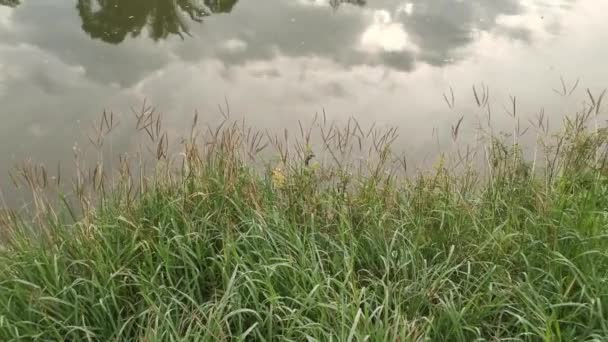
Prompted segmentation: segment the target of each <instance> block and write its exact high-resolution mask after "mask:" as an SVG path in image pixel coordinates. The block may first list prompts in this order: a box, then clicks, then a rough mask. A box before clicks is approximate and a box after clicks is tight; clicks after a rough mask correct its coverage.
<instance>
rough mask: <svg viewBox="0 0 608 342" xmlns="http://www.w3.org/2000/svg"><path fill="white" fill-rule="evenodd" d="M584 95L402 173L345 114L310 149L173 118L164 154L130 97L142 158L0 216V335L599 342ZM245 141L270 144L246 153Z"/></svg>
mask: <svg viewBox="0 0 608 342" xmlns="http://www.w3.org/2000/svg"><path fill="white" fill-rule="evenodd" d="M594 108H595V113H597V112H598V111H599V103H598V105H597V106H595V103H594V106H593V107H592V108H590V109H589V110H588V111H586V112H585V113H584V114H583V115H580V116H577V117H576V118H573V119H570V120H567V121H566V122H565V123H564V126H563V129H562V130H561V131H560V132H559V133H558V134H557V135H555V136H553V137H552V138H549V137H548V138H547V139H542V141H543V143H540V142H539V145H538V146H539V147H538V149H539V150H542V153H537V154H536V155H537V156H541V155H542V156H543V157H538V158H537V159H538V160H529V161H527V160H525V159H524V157H523V155H524V153H523V152H522V150H521V148H520V147H519V146H518V145H517V144H516V143H513V142H509V143H507V142H506V140H501V139H497V138H495V137H492V138H490V139H488V140H486V144H484V145H483V146H482V147H483V150H484V151H485V152H484V154H483V156H484V159H483V160H485V165H487V166H485V167H474V166H472V162H466V163H460V164H456V163H452V162H451V161H450V159H449V158H447V157H445V158H442V159H441V160H440V161H439V163H438V164H437V165H436V166H435V168H433V170H432V171H430V172H428V171H427V172H421V173H418V174H416V175H413V176H412V175H409V176H406V175H405V173H406V172H400V171H399V168H401V171H403V169H404V168H406V167H407V166H406V165H407V164H406V163H405V162H400V161H402V159H400V158H398V156H397V155H396V154H394V153H393V152H391V151H392V150H391V149H390V146H391V143H392V142H393V141H395V139H394V137H395V136H396V133H395V131H393V130H389V131H384V133H382V134H380V133H379V131H377V130H374V129H371V130H369V131H368V132H367V133H366V132H364V130H363V129H361V127H359V125H358V124H356V123H355V122H352V121H351V122H349V123H348V125H346V127H344V128H338V127H337V126H333V125H332V126H330V127H329V128H327V127H325V128H323V127H322V128H321V133H320V136H321V138H322V139H320V141H321V143H320V147H319V146H317V147H313V146H310V145H312V143H311V138H310V137H311V131H307V130H305V129H302V130H301V137H302V139H299V143H296V144H292V145H288V144H287V141H288V140H289V138H288V137H287V134H285V137H284V139H283V140H282V141H283V142H281V141H280V139H278V138H276V137H270V136H268V137H267V139H262V137H263V136H264V135H263V134H259V133H253V132H252V131H248V130H247V129H244V128H239V126H237V125H232V126H230V125H227V124H226V125H223V126H221V127H220V128H218V129H216V130H211V131H209V132H208V134H206V135H205V136H206V137H208V139H207V140H209V141H211V143H210V142H209V141H207V142H206V143H203V142H200V141H199V142H197V141H198V140H197V136H196V134H194V130H193V133H192V134H191V135H190V137H189V138H188V139H186V140H185V143H184V152H183V154H182V156H183V158H182V159H181V160H180V164H179V166H176V165H178V164H177V161H176V160H177V159H174V160H172V161H170V160H169V158H168V155H171V153H169V152H167V151H168V150H169V149H168V148H167V145H168V144H167V139H166V136H165V135H163V134H162V133H160V128H159V127H160V119H159V117H155V116H154V112H153V111H150V110H148V109H146V108H143V109H142V113H140V114H138V116H137V121H138V123H137V126H138V128H139V129H140V130H141V131H142V132H145V134H146V135H148V136H149V138H150V139H152V141H155V143H156V146H157V148H156V149H154V150H153V152H154V153H155V155H156V156H157V158H158V159H159V162H158V165H157V166H156V168H155V169H154V170H155V171H154V172H153V174H152V175H145V174H144V173H140V174H138V173H137V172H135V171H134V169H132V168H130V167H129V166H128V165H129V164H128V163H127V162H123V163H121V166H120V168H119V169H120V170H121V172H120V174H119V177H118V180H117V181H116V182H115V184H114V186H113V187H110V186H109V185H103V184H106V183H104V182H103V179H106V178H105V177H104V176H100V174H103V172H102V171H100V169H99V167H97V168H95V171H94V172H92V176H91V177H90V180H89V185H88V186H89V187H88V188H86V186H85V183H86V182H85V181H82V180H80V178H78V180H77V181H76V182H75V184H76V191H75V193H76V194H77V195H78V196H77V197H78V198H79V200H77V201H75V202H76V203H79V204H80V205H78V204H74V203H72V202H70V201H68V200H65V201H60V203H61V204H62V205H55V206H54V210H51V209H50V208H51V207H53V206H51V205H50V204H49V203H50V201H49V200H45V197H43V196H42V195H40V196H34V198H35V203H36V208H37V209H36V210H35V211H34V212H35V213H36V215H35V216H34V217H33V218H32V219H31V220H26V219H22V218H19V215H17V214H15V213H14V212H8V211H7V212H5V213H3V218H4V219H3V222H4V223H3V224H2V225H0V226H2V227H4V228H3V236H4V241H5V242H4V244H3V246H4V247H3V249H2V250H1V251H0V340H2V341H17V340H18V341H21V340H23V341H29V340H44V341H184V340H188V341H194V340H202V341H204V340H208V341H225V340H256V341H257V340H260V341H263V340H266V341H270V340H291V341H331V340H334V341H342V340H344V341H364V340H369V341H421V340H433V341H474V340H491V341H498V340H510V341H513V340H521V341H573V340H581V341H582V340H585V341H590V340H596V341H602V340H606V338H607V337H608V228H607V227H608V167H607V165H606V161H607V159H606V157H607V156H606V151H607V150H606V147H607V143H608V130H607V129H606V128H603V127H588V126H589V125H588V123H589V122H590V121H593V115H594ZM110 121H113V119H111V118H110V116H108V115H104V118H103V119H102V123H101V126H100V127H104V125H105V127H106V128H111V126H112V124H111V123H110ZM195 121H196V120H195ZM541 121H542V120H541ZM459 125H460V124H458V126H459ZM539 126H541V125H539ZM102 131H103V129H102ZM453 131H456V132H453V133H456V134H455V136H454V138H456V135H457V131H458V127H455V129H453ZM163 137H164V138H163ZM370 137H371V138H370ZM365 138H369V139H371V141H372V143H371V144H369V145H371V146H372V147H371V149H370V150H366V149H365V147H363V145H364V144H363V143H362V142H361V141H362V140H365ZM198 139H200V138H198ZM264 141H266V142H267V143H268V146H269V147H268V148H270V146H274V147H275V150H276V151H277V152H278V155H279V157H278V160H276V161H273V162H272V163H270V162H269V163H268V164H266V165H267V167H266V168H265V169H260V168H258V167H254V166H253V165H254V164H255V163H254V162H252V161H251V160H252V158H254V156H255V155H256V154H259V153H261V151H262V150H263V149H264V147H265V145H266V144H265V143H264ZM539 141H540V139H539ZM97 142H98V143H99V142H100V140H99V139H98V140H97ZM288 146H292V148H291V149H288V148H287V147H288ZM293 146H295V147H293ZM315 148H316V149H317V151H316V152H317V153H320V152H319V151H325V152H324V155H325V157H326V158H327V159H322V158H321V157H320V155H319V156H316V157H315V156H313V154H312V150H314V149H315ZM357 151H369V153H370V154H369V156H368V157H367V158H366V159H365V160H364V161H360V160H359V161H357V162H355V161H353V160H356V158H352V156H353V155H356V154H357ZM462 159H465V160H472V159H474V158H472V157H470V156H467V157H465V158H460V159H459V161H460V162H462ZM317 161H318V162H317ZM463 165H464V166H463ZM476 170H479V171H476ZM410 174H411V172H410ZM19 178H20V179H21V180H22V181H24V183H25V184H27V185H28V186H29V187H30V188H31V189H32V190H33V191H34V193H40V192H41V191H40V189H41V188H42V187H43V185H47V184H48V183H51V181H49V180H48V177H47V175H46V172H43V171H40V170H38V171H36V170H33V169H29V171H28V169H26V168H23V169H22V171H21V173H20V176H19ZM100 180H101V181H100ZM41 184H43V185H41ZM87 189H88V190H87ZM92 194H97V197H95V198H96V200H95V203H97V204H91V203H93V201H92V200H90V198H92V197H91V196H93V195H92ZM76 207H79V208H80V210H77V209H76ZM79 211H80V213H81V214H78V213H77V212H79ZM75 219H76V220H75Z"/></svg>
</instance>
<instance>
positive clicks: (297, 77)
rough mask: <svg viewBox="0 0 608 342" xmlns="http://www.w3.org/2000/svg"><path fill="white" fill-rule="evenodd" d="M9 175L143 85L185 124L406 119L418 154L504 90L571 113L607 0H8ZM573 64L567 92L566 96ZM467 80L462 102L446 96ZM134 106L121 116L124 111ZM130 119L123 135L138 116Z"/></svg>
mask: <svg viewBox="0 0 608 342" xmlns="http://www.w3.org/2000/svg"><path fill="white" fill-rule="evenodd" d="M0 4H2V5H4V6H2V5H0V104H1V105H0V119H1V121H0V122H1V124H0V168H1V170H0V171H1V177H0V187H6V185H7V183H8V181H7V180H8V177H7V176H6V174H7V170H8V169H9V166H10V165H12V164H13V163H14V162H16V161H19V160H22V159H25V158H30V157H31V158H33V159H34V160H37V161H41V162H45V163H51V164H52V163H53V162H55V161H57V160H69V159H70V158H71V156H72V151H73V147H74V144H75V143H76V142H78V143H80V144H82V143H84V141H86V139H85V138H84V136H85V133H86V132H87V129H88V128H89V124H90V122H91V121H92V120H93V119H95V118H96V117H98V116H99V113H101V111H102V110H103V109H107V110H111V111H114V112H116V113H117V115H119V117H120V118H122V119H121V120H123V121H124V122H126V121H128V120H127V117H128V116H129V115H130V114H129V113H130V108H131V107H138V106H140V105H141V103H142V101H143V100H144V99H147V100H148V102H151V103H153V104H154V105H155V106H156V107H157V108H158V110H159V111H161V112H162V113H163V114H164V124H165V128H167V129H168V130H169V131H170V133H171V134H172V135H173V136H176V135H180V134H182V133H183V132H185V130H186V129H187V127H188V126H189V124H190V122H191V119H192V115H193V113H194V111H195V110H198V111H199V113H200V120H201V121H205V120H215V119H217V117H218V115H219V111H218V104H221V105H223V104H224V103H225V102H228V103H229V105H230V111H231V115H232V116H233V117H244V118H246V119H247V120H248V121H249V122H250V123H251V124H253V125H255V126H257V127H260V128H264V129H278V128H282V127H293V126H294V123H295V122H296V121H297V120H302V121H305V122H306V121H310V120H311V119H312V117H313V116H314V115H315V113H318V112H321V111H322V110H325V112H326V113H327V116H328V117H329V118H330V119H337V120H345V119H346V118H348V117H355V118H357V119H358V120H359V121H361V123H362V124H364V125H365V124H369V123H371V122H378V123H380V124H381V125H397V126H399V127H400V131H401V135H402V142H401V143H402V144H404V146H405V148H406V149H409V150H410V154H425V153H427V152H428V151H430V150H434V149H436V148H439V147H440V146H438V145H443V146H445V145H449V144H451V140H450V129H451V127H452V125H454V124H455V122H456V121H457V120H458V119H459V118H460V116H461V115H464V116H465V120H464V126H466V127H469V128H470V127H473V126H474V123H475V118H476V117H477V116H478V115H480V114H479V113H478V112H479V111H478V110H477V111H476V109H475V108H476V106H475V103H474V99H473V95H472V91H471V86H472V85H474V84H476V85H477V86H478V87H480V84H481V83H482V82H483V83H484V84H485V85H487V86H488V87H489V89H490V90H491V102H492V104H493V108H494V113H495V114H494V115H495V117H496V118H495V119H494V120H495V121H496V124H497V125H499V126H500V125H504V127H508V125H510V123H509V122H510V121H509V120H510V119H509V118H508V116H507V115H505V112H506V111H507V110H508V108H509V104H508V103H509V102H508V101H509V95H514V96H517V98H518V104H519V108H520V109H519V112H520V113H519V114H520V115H521V116H522V117H523V118H524V121H525V118H526V117H529V116H532V115H533V114H534V113H536V112H538V111H539V110H540V108H541V107H543V108H545V111H546V112H547V113H548V115H550V116H559V115H562V114H565V113H567V112H570V111H572V110H574V109H576V108H578V107H580V106H581V104H582V102H583V101H584V100H585V96H586V95H585V89H586V88H590V89H591V91H592V92H594V93H596V94H597V93H599V92H600V91H601V90H602V89H603V88H604V87H605V86H606V81H607V80H608V68H606V66H605V65H606V57H607V56H608V44H606V41H608V22H607V21H606V20H605V18H604V15H603V13H605V12H606V11H607V10H608V1H603V0H578V1H577V0H526V1H524V0H491V1H490V0H414V1H398V0H377V1H374V0H368V1H364V0H350V1H334V0H240V1H237V0H226V1H222V0H215V1H214V0H205V1H204V3H203V2H202V1H195V0H177V1H175V0H104V1H102V0H78V1H67V0H30V1H20V0H0ZM560 77H563V78H564V80H565V82H566V83H567V85H568V87H569V86H571V85H572V84H573V83H574V82H575V81H576V80H577V79H580V83H579V84H580V85H579V87H578V88H577V89H576V90H575V91H574V93H573V94H572V95H571V96H569V97H566V96H560V95H558V94H556V92H555V91H554V90H553V89H554V88H556V89H558V90H560V89H561V85H560ZM450 87H452V88H453V89H454V94H455V99H456V106H455V108H453V109H450V108H448V106H447V105H446V103H445V101H444V99H443V95H442V94H444V93H448V96H449V97H451V95H449V89H450ZM121 115H122V116H121ZM130 127H131V126H129V125H127V124H126V123H125V124H123V125H122V126H119V127H118V128H117V131H116V132H115V138H114V139H115V140H114V142H113V144H114V145H115V146H116V148H117V149H119V148H125V147H128V146H129V145H130V144H131V139H132V129H131V128H130Z"/></svg>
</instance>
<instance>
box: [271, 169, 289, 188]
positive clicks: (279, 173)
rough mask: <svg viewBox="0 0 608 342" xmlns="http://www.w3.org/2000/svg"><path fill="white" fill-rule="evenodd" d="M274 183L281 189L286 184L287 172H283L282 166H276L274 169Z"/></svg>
mask: <svg viewBox="0 0 608 342" xmlns="http://www.w3.org/2000/svg"><path fill="white" fill-rule="evenodd" d="M271 179H272V185H273V186H274V187H275V188H277V189H281V188H283V187H284V186H285V179H286V178H285V174H284V173H283V170H282V169H281V168H280V167H278V166H277V167H275V168H274V169H273V170H272V177H271Z"/></svg>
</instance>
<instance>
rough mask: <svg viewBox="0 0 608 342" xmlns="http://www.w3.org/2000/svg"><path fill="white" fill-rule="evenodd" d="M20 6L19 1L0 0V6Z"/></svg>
mask: <svg viewBox="0 0 608 342" xmlns="http://www.w3.org/2000/svg"><path fill="white" fill-rule="evenodd" d="M19 4H21V0H0V6H9V7H17V5H19Z"/></svg>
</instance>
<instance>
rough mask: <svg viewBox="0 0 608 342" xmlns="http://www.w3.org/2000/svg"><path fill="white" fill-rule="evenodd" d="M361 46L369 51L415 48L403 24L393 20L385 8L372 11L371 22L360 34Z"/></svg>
mask: <svg viewBox="0 0 608 342" xmlns="http://www.w3.org/2000/svg"><path fill="white" fill-rule="evenodd" d="M361 48H362V49H363V50H364V51H367V52H371V53H376V52H379V51H385V52H401V51H405V50H406V49H409V50H412V51H416V50H417V48H416V47H415V46H414V45H413V44H412V43H411V41H410V40H409V37H408V34H407V32H406V31H405V28H404V27H403V24H401V23H400V22H394V21H393V19H392V17H391V13H390V12H388V11H386V10H376V11H374V12H373V22H372V24H371V25H370V26H369V27H367V28H366V29H365V31H364V32H363V34H362V35H361Z"/></svg>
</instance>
